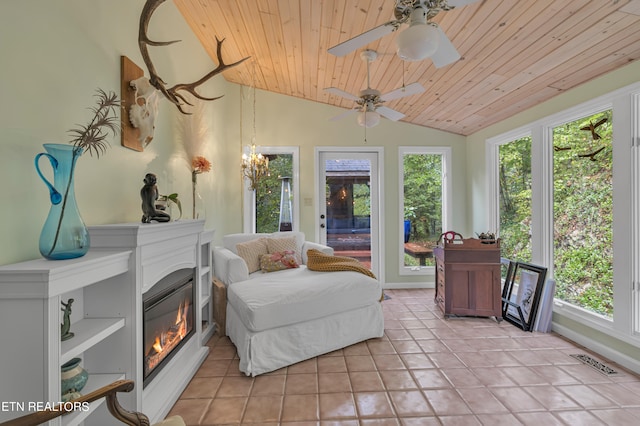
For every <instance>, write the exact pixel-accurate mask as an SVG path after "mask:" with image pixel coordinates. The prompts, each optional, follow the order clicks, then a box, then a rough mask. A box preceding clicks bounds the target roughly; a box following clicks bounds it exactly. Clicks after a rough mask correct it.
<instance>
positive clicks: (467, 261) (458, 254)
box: [433, 238, 502, 318]
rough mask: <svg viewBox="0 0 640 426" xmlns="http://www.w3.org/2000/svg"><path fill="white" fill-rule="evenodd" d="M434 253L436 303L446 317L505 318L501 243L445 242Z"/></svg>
mask: <svg viewBox="0 0 640 426" xmlns="http://www.w3.org/2000/svg"><path fill="white" fill-rule="evenodd" d="M433 254H434V257H435V259H436V297H435V301H436V303H437V304H438V306H440V309H441V310H442V312H443V314H444V315H445V317H448V316H450V315H468V316H486V317H491V316H495V317H496V318H500V317H501V316H502V310H501V289H500V241H499V240H498V241H496V242H495V243H493V244H483V243H482V242H481V240H477V239H474V238H469V239H463V240H456V241H452V242H446V241H445V242H444V243H443V246H442V247H436V248H434V249H433Z"/></svg>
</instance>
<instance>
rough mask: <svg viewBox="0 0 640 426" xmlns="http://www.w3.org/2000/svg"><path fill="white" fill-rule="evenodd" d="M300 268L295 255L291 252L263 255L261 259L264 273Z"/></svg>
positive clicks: (261, 267)
mask: <svg viewBox="0 0 640 426" xmlns="http://www.w3.org/2000/svg"><path fill="white" fill-rule="evenodd" d="M299 267H300V264H299V263H298V262H296V256H295V253H294V252H292V251H290V250H287V251H278V252H275V253H269V254H263V255H262V257H261V258H260V269H262V272H275V271H282V270H283V269H293V268H299Z"/></svg>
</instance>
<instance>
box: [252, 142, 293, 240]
mask: <svg viewBox="0 0 640 426" xmlns="http://www.w3.org/2000/svg"><path fill="white" fill-rule="evenodd" d="M256 150H258V147H256ZM259 151H260V153H261V154H263V155H264V154H292V155H293V176H292V178H293V180H292V183H293V190H292V192H293V202H292V204H291V207H292V208H293V212H292V215H293V230H294V231H299V230H300V147H298V146H260V147H259ZM247 154H248V152H247ZM242 181H243V185H242V187H243V192H244V196H243V201H242V202H243V209H242V211H243V215H242V216H243V220H242V229H243V232H245V233H251V234H252V233H255V232H256V221H255V217H256V201H255V197H256V194H255V192H254V191H250V190H249V181H248V180H247V179H246V178H243V179H242Z"/></svg>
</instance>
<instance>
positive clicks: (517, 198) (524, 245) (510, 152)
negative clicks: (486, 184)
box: [498, 136, 531, 262]
mask: <svg viewBox="0 0 640 426" xmlns="http://www.w3.org/2000/svg"><path fill="white" fill-rule="evenodd" d="M498 156H499V161H498V164H499V168H500V170H499V182H498V185H499V187H500V188H499V199H500V212H499V214H500V223H499V227H500V229H499V232H498V234H499V236H500V255H501V256H502V257H505V258H507V259H511V260H519V261H525V262H530V261H531V137H530V136H527V137H523V138H519V139H516V140H514V141H511V142H508V143H505V144H502V145H500V146H499V149H498Z"/></svg>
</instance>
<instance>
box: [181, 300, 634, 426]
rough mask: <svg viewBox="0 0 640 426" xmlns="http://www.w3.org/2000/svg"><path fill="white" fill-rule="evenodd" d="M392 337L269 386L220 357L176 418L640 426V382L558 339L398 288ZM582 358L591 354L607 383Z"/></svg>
mask: <svg viewBox="0 0 640 426" xmlns="http://www.w3.org/2000/svg"><path fill="white" fill-rule="evenodd" d="M386 293H387V294H388V295H389V296H391V299H390V300H386V301H384V302H383V309H384V313H385V335H384V336H383V337H382V338H380V339H371V340H368V341H366V342H362V343H358V344H355V345H353V346H349V347H347V348H344V349H342V350H338V351H335V352H331V353H328V354H326V355H322V356H319V357H316V358H313V359H310V360H307V361H304V362H301V363H298V364H295V365H292V366H289V367H287V368H283V369H281V370H278V371H274V372H272V373H268V374H265V375H261V376H258V377H253V378H252V377H246V376H244V375H243V374H242V373H240V372H239V371H238V358H237V356H236V353H235V347H234V346H233V344H232V343H231V342H230V341H229V339H228V338H226V337H223V338H218V337H214V338H213V339H212V340H211V342H210V343H209V345H210V346H211V352H210V354H209V357H208V358H207V359H206V360H205V362H204V363H203V365H202V366H201V368H200V369H199V371H198V372H197V374H196V376H195V377H194V378H193V380H192V381H191V383H190V384H189V385H188V387H187V388H186V389H185V391H184V393H183V394H182V396H181V397H180V399H179V400H178V401H177V403H176V404H175V406H174V407H173V408H172V410H171V413H170V414H171V415H173V414H180V415H181V416H183V418H184V419H185V421H186V423H187V424H188V425H218V424H254V425H277V424H282V425H289V426H293V425H316V426H318V425H327V426H328V425H348V426H351V425H353V426H356V425H362V426H365V425H407V426H408V425H481V424H482V425H492V426H493V425H518V424H525V425H536V426H537V425H541V424H544V425H545V426H546V425H572V426H573V425H605V424H606V425H639V424H640V377H639V376H637V375H634V374H633V373H630V372H628V371H626V370H624V369H623V368H621V367H620V366H618V365H616V364H615V363H612V362H610V361H608V360H606V359H603V358H602V357H599V356H597V355H595V354H593V353H591V352H589V351H587V350H586V349H584V348H582V347H580V346H578V345H575V344H573V343H572V342H569V341H567V340H565V339H563V338H561V337H559V336H558V335H556V334H544V333H528V332H523V331H522V330H520V329H518V328H516V327H515V326H513V325H511V324H509V323H506V322H504V321H503V322H501V323H497V322H496V321H495V320H492V319H489V318H455V319H448V320H445V319H443V318H442V314H441V313H440V311H439V310H438V309H437V307H436V306H435V305H434V303H433V295H434V293H433V290H418V289H416V290H387V291H386ZM571 354H590V355H592V356H594V357H596V358H597V359H598V360H600V361H601V362H604V363H606V365H608V366H609V367H612V368H614V369H615V370H617V374H616V375H612V376H607V375H604V374H603V373H600V372H599V371H596V370H595V369H593V368H592V367H589V366H587V365H585V364H583V363H581V362H579V361H578V360H576V359H575V358H573V357H571V356H570V355H571Z"/></svg>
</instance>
